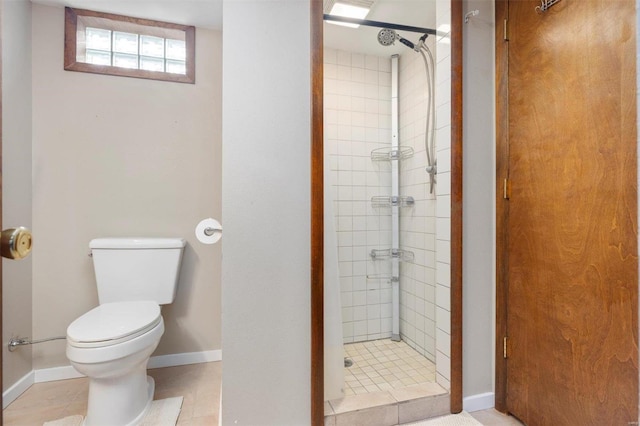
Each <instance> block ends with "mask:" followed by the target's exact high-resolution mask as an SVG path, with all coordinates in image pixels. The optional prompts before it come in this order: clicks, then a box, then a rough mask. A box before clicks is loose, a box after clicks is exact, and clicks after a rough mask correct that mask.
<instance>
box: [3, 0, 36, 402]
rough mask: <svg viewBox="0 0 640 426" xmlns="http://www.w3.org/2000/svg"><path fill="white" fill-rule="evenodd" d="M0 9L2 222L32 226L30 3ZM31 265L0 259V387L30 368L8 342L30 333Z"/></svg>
mask: <svg viewBox="0 0 640 426" xmlns="http://www.w3.org/2000/svg"><path fill="white" fill-rule="evenodd" d="M1 7H2V225H3V228H14V227H17V226H26V227H28V228H31V225H32V223H31V78H29V77H30V75H31V3H30V2H29V0H13V1H4V2H2V5H1ZM35 241H36V243H37V241H38V237H37V236H36V237H35ZM31 266H32V262H31V257H28V258H26V259H24V260H21V261H10V260H2V282H3V288H2V290H3V294H2V316H3V318H2V320H3V323H2V342H3V344H2V351H3V357H4V359H3V361H4V365H3V366H2V372H3V377H2V378H3V384H2V386H3V390H6V389H7V388H8V387H9V386H11V385H12V384H13V383H15V382H16V381H17V380H18V379H20V378H21V377H23V376H24V375H25V374H27V373H29V372H30V371H31V367H32V364H31V348H29V347H23V348H20V350H19V351H15V352H13V353H10V352H9V351H8V350H7V345H6V344H7V343H8V341H9V339H10V338H11V337H12V336H20V337H29V336H31Z"/></svg>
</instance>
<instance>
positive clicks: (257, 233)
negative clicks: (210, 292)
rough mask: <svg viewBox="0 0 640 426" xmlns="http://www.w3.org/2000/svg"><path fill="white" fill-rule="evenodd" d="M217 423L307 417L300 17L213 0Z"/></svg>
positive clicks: (304, 35) (305, 107) (306, 164)
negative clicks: (218, 18) (218, 121)
mask: <svg viewBox="0 0 640 426" xmlns="http://www.w3.org/2000/svg"><path fill="white" fill-rule="evenodd" d="M223 8H224V15H223V27H224V43H223V50H224V60H223V75H224V79H223V86H224V93H223V109H224V115H223V145H224V146H223V203H222V204H223V215H224V219H225V220H224V227H225V228H224V229H225V230H224V235H225V236H224V241H225V245H224V260H223V271H222V286H223V291H222V299H223V303H222V306H223V320H222V346H223V350H224V364H223V371H222V424H223V425H232V424H238V425H274V426H276V425H278V426H285V425H305V424H309V423H310V418H309V413H310V380H309V378H310V371H311V366H310V356H311V355H310V344H311V343H310V318H309V315H310V314H309V307H310V289H309V286H310V278H309V271H310V240H309V234H310V221H309V217H310V206H309V200H310V180H309V176H310V149H309V146H310V129H311V123H310V115H311V112H310V102H311V99H310V93H311V83H310V74H311V70H310V57H311V56H310V38H309V33H310V16H309V3H308V2H306V1H297V0H280V1H264V0H251V1H249V0H248V1H242V2H238V1H236V0H226V1H224V4H223Z"/></svg>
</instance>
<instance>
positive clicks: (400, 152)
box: [371, 146, 413, 161]
mask: <svg viewBox="0 0 640 426" xmlns="http://www.w3.org/2000/svg"><path fill="white" fill-rule="evenodd" d="M411 157H413V148H411V147H410V146H401V147H398V148H392V149H389V148H377V149H374V150H373V151H371V160H372V161H391V160H404V159H407V158H411Z"/></svg>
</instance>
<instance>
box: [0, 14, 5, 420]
mask: <svg viewBox="0 0 640 426" xmlns="http://www.w3.org/2000/svg"><path fill="white" fill-rule="evenodd" d="M2 13H3V12H2V4H0V229H2V199H3V198H2V189H3V187H4V181H3V180H2V172H3V170H2V157H3V155H2V81H3V80H2V46H3V43H4V39H3V37H2ZM2 288H3V287H2V259H0V330H3V328H2V318H3V315H2ZM3 341H4V339H3ZM2 352H3V351H0V383H3V376H2V366H3V365H4V363H3V359H2V358H3V356H2ZM0 407H4V403H3V401H2V394H1V393H0ZM2 418H3V416H2V415H0V426H2V423H3V421H2Z"/></svg>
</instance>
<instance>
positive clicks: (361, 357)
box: [344, 339, 436, 396]
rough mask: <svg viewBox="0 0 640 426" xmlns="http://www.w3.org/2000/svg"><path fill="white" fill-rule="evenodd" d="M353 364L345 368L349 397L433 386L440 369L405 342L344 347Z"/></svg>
mask: <svg viewBox="0 0 640 426" xmlns="http://www.w3.org/2000/svg"><path fill="white" fill-rule="evenodd" d="M344 350H345V356H346V357H347V358H349V359H351V360H352V361H353V365H352V366H351V367H345V372H344V379H345V388H344V392H345V396H351V395H360V394H365V393H370V392H379V391H387V390H391V389H401V388H404V387H407V386H412V385H421V384H425V383H433V382H435V380H436V366H435V365H434V364H433V363H432V362H431V361H429V360H428V359H426V358H425V357H424V356H422V355H420V354H419V353H418V352H416V351H415V350H414V349H413V348H411V347H410V346H409V345H407V344H406V343H405V342H394V341H392V340H390V339H383V340H373V341H370V342H359V343H349V344H346V345H344Z"/></svg>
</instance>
